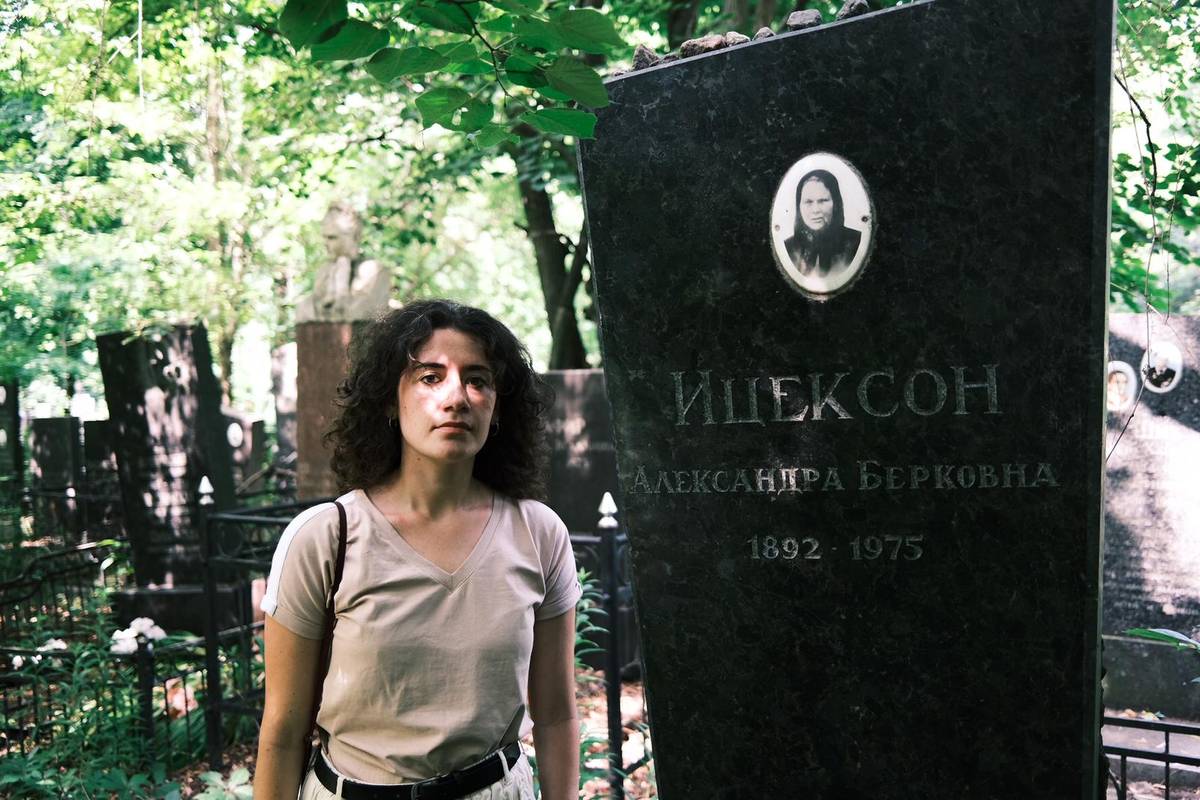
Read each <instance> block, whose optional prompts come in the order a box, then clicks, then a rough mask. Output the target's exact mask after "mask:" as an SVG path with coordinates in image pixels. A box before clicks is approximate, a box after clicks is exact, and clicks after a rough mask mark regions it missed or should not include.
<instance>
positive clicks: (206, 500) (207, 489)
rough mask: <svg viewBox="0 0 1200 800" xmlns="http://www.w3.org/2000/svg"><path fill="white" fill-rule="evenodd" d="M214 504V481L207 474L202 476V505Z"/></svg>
mask: <svg viewBox="0 0 1200 800" xmlns="http://www.w3.org/2000/svg"><path fill="white" fill-rule="evenodd" d="M212 504H213V485H212V481H210V480H209V479H208V476H207V475H205V476H203V477H202V478H200V505H202V506H211V505H212Z"/></svg>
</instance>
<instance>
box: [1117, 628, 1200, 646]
mask: <svg viewBox="0 0 1200 800" xmlns="http://www.w3.org/2000/svg"><path fill="white" fill-rule="evenodd" d="M1125 635H1126V636H1137V637H1139V638H1141V639H1150V640H1153V641H1156V642H1169V643H1171V644H1175V645H1178V646H1180V647H1184V648H1187V649H1189V650H1200V642H1197V641H1196V640H1195V639H1192V638H1191V637H1188V636H1185V635H1183V634H1182V633H1179V632H1178V631H1173V630H1170V629H1168V628H1130V629H1129V630H1127V631H1125Z"/></svg>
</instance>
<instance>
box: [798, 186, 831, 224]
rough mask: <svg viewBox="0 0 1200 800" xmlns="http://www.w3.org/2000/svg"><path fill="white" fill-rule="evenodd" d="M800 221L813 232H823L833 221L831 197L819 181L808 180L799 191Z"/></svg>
mask: <svg viewBox="0 0 1200 800" xmlns="http://www.w3.org/2000/svg"><path fill="white" fill-rule="evenodd" d="M800 219H802V220H804V224H805V226H806V227H807V228H808V229H809V230H811V231H814V232H817V231H823V230H825V229H826V228H827V227H829V224H830V223H831V222H832V221H833V195H832V194H830V193H829V189H828V188H827V187H826V186H825V184H823V183H821V182H820V181H819V180H815V179H814V180H809V182H808V183H806V184H804V186H803V187H802V188H801V190H800Z"/></svg>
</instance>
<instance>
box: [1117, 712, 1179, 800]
mask: <svg viewBox="0 0 1200 800" xmlns="http://www.w3.org/2000/svg"><path fill="white" fill-rule="evenodd" d="M1104 725H1105V726H1110V727H1115V728H1131V729H1136V730H1141V731H1148V732H1150V733H1152V734H1156V735H1159V734H1160V735H1161V737H1162V746H1161V748H1157V747H1156V748H1154V749H1149V748H1146V747H1125V746H1120V745H1109V744H1106V745H1104V754H1105V755H1106V756H1108V759H1109V766H1110V774H1109V783H1110V784H1111V785H1112V786H1113V788H1115V790H1116V794H1117V799H1118V800H1134V795H1133V793H1132V792H1131V791H1130V789H1129V785H1130V783H1131V782H1132V781H1133V779H1134V777H1138V778H1140V779H1142V780H1147V781H1150V782H1153V783H1155V784H1158V785H1161V786H1162V787H1163V795H1162V797H1163V800H1171V798H1172V792H1173V791H1174V792H1176V793H1179V792H1181V791H1182V790H1183V789H1185V787H1184V786H1181V785H1180V784H1182V783H1185V781H1182V780H1180V778H1182V777H1183V776H1182V775H1179V774H1178V773H1179V772H1185V774H1186V773H1190V775H1187V777H1188V778H1190V780H1188V781H1186V783H1189V784H1190V786H1189V787H1186V788H1189V789H1190V790H1191V791H1190V792H1189V793H1188V794H1187V795H1186V796H1189V797H1194V796H1195V789H1196V787H1197V786H1200V756H1198V755H1197V753H1200V724H1191V723H1183V722H1164V721H1163V720H1146V719H1126V718H1124V717H1110V716H1106V717H1105V718H1104ZM1172 736H1174V739H1175V742H1174V743H1175V744H1176V745H1177V744H1179V740H1180V739H1181V738H1188V739H1191V740H1192V741H1191V742H1190V743H1191V745H1192V746H1191V748H1189V749H1190V750H1191V751H1192V753H1191V754H1187V753H1181V752H1178V751H1177V750H1174V749H1173V748H1172ZM1172 767H1176V768H1179V769H1176V770H1173V769H1172ZM1131 768H1132V769H1131ZM1131 773H1132V774H1131ZM1160 777H1161V780H1160V779H1159V778H1160ZM1172 783H1174V784H1175V785H1174V786H1172ZM1177 796H1179V797H1184V796H1185V795H1184V794H1178V795H1177Z"/></svg>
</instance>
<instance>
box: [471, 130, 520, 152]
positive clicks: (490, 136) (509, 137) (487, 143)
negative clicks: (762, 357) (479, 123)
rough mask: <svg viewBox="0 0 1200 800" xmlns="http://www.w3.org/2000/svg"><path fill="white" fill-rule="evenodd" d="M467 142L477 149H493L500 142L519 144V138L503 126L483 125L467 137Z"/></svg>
mask: <svg viewBox="0 0 1200 800" xmlns="http://www.w3.org/2000/svg"><path fill="white" fill-rule="evenodd" d="M467 139H468V141H470V142H471V144H473V145H475V146H476V147H478V148H481V149H482V148H485V147H495V146H496V145H498V144H500V143H501V142H514V143H516V142H519V141H521V137H519V136H517V135H516V134H515V133H513V132H512V131H510V130H509V129H508V128H506V127H504V126H503V125H484V126H483V127H482V128H480V129H479V130H478V131H477V132H475V133H472V134H470V135H468V136H467Z"/></svg>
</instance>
